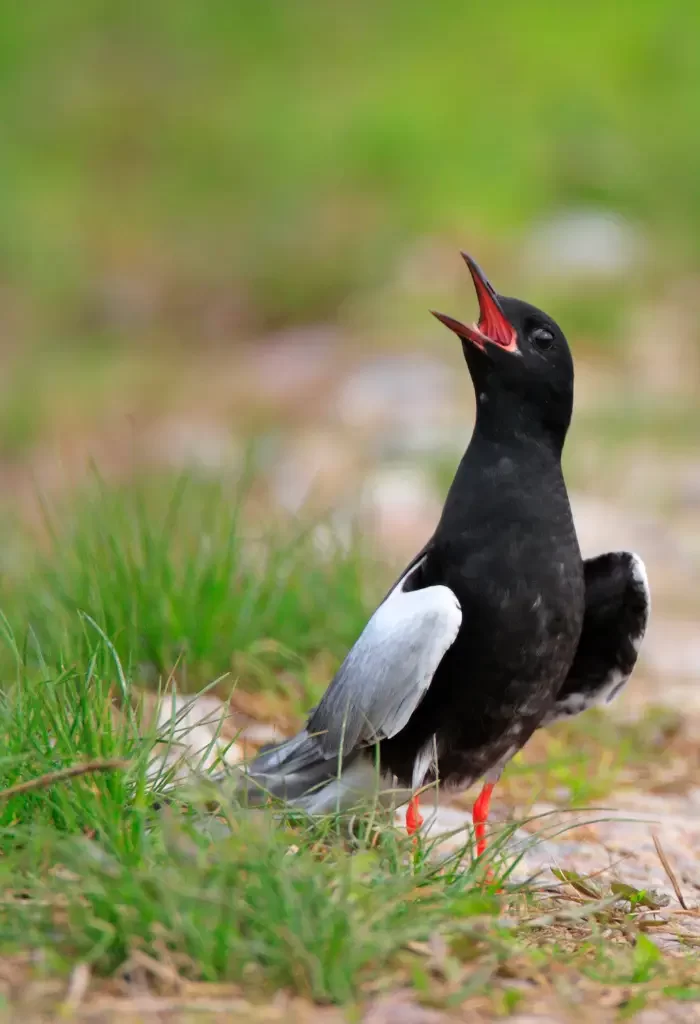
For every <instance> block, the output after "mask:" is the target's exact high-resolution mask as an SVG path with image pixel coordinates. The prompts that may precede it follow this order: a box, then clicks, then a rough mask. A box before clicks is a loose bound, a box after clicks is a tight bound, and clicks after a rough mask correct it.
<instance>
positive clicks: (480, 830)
mask: <svg viewBox="0 0 700 1024" xmlns="http://www.w3.org/2000/svg"><path fill="white" fill-rule="evenodd" d="M493 787H494V783H493V782H486V783H484V787H483V789H482V790H481V792H480V793H479V795H478V797H477V798H476V803H475V804H474V810H473V811H472V821H473V822H474V835H475V837H476V855H477V857H480V856H481V855H482V853H484V852H485V851H486V823H487V822H488V820H489V807H490V804H491V794H492V793H493Z"/></svg>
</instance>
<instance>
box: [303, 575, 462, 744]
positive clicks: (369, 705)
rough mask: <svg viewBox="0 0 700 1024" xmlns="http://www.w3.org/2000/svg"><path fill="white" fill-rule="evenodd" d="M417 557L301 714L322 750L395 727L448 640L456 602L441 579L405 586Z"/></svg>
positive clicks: (457, 620) (458, 614)
mask: <svg viewBox="0 0 700 1024" xmlns="http://www.w3.org/2000/svg"><path fill="white" fill-rule="evenodd" d="M424 561H425V556H423V557H422V558H419V560H418V561H417V562H416V563H415V565H413V566H411V567H410V568H409V570H408V572H406V573H405V574H404V576H402V578H401V579H400V580H399V581H398V583H397V584H396V586H395V587H394V589H393V590H392V591H391V592H390V593H389V595H388V596H387V597H386V599H385V600H384V602H383V603H382V604H381V605H380V606H379V608H377V610H376V612H375V613H374V615H373V616H372V618H371V619H370V620H369V622H368V623H367V625H366V626H365V628H364V630H363V632H362V634H361V636H360V637H359V639H358V640H357V642H356V643H355V645H354V646H353V647H352V649H351V650H350V652H349V654H348V656H347V657H346V659H345V661H344V662H343V664H342V665H341V666H340V669H339V670H338V672H337V674H336V676H335V678H334V679H333V681H332V682H331V684H330V686H329V687H328V689H327V690H326V693H325V694H324V696H323V698H322V700H321V702H320V704H319V705H318V707H317V708H316V710H315V711H314V713H313V714H312V716H311V718H310V719H309V723H308V726H307V730H308V732H309V733H311V734H315V735H317V736H318V741H319V743H320V744H321V746H322V748H323V749H324V751H326V752H327V753H331V752H334V751H339V750H342V752H343V754H344V755H345V754H348V753H350V751H352V750H353V749H354V748H355V747H357V746H358V745H363V744H370V743H374V742H376V741H377V740H380V739H389V738H390V737H391V736H395V735H396V733H398V732H400V731H401V729H403V728H404V726H405V725H406V724H407V722H408V720H409V718H410V717H411V715H412V714H413V712H414V711H415V709H416V708H417V707H418V705H419V704H420V702H421V700H422V698H423V697H424V696H425V693H426V691H427V689H428V687H429V686H430V683H431V682H432V679H433V676H434V674H435V671H436V669H437V667H438V665H439V664H440V662H441V661H442V658H443V656H444V654H445V652H446V651H447V650H448V649H449V648H450V647H451V646H452V644H453V643H454V641H455V638H456V636H457V633H458V632H459V627H460V625H461V623H462V609H461V607H460V604H459V601H458V600H457V597H456V596H455V594H454V593H453V592H452V591H451V590H450V589H449V587H445V586H432V587H425V588H424V589H422V590H407V589H406V587H407V586H410V584H411V581H413V582H415V579H414V574H416V573H418V572H420V569H421V566H422V565H423V563H424Z"/></svg>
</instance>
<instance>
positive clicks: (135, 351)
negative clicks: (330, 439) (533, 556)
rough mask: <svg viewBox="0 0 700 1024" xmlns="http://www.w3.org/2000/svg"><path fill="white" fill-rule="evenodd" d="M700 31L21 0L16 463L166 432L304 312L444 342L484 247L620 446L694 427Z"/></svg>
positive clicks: (377, 339) (13, 318)
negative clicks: (467, 268)
mask: <svg viewBox="0 0 700 1024" xmlns="http://www.w3.org/2000/svg"><path fill="white" fill-rule="evenodd" d="M699 38H700V7H699V6H698V5H697V4H695V3H693V2H691V0H677V2H671V3H661V2H657V0H637V2H634V3H633V2H631V0H623V2H619V3H616V4H609V3H606V2H603V0H592V2H589V3H588V4H586V5H580V4H577V5H560V4H554V3H547V2H543V0H530V2H528V3H524V2H517V0H505V2H501V3H499V4H498V5H496V6H494V5H490V4H477V3H468V2H465V0H440V2H438V3H435V4H425V3H418V2H409V0H402V2H399V0H384V2H383V3H376V2H369V0H354V2H353V3H340V2H337V0H325V2H320V0H316V2H314V0H277V2H273V3H265V2H259V0H258V2H250V0H248V2H246V0H207V2H204V3H191V2H183V0H150V2H148V3H133V2H125V3H121V4H113V3H108V2H103V0H81V2H75V3H65V2H58V0H42V2H41V3H40V4H35V5H32V6H31V7H29V8H27V7H21V6H18V5H4V7H3V10H2V13H1V14H0V123H1V124H2V129H1V131H2V135H1V137H2V146H1V150H0V360H1V366H2V383H1V385H0V455H2V457H3V460H4V462H5V463H9V464H10V465H11V466H12V467H15V466H16V465H17V464H18V463H22V462H23V461H24V460H25V459H26V458H27V457H32V458H33V457H34V454H35V453H36V451H37V446H41V445H42V444H43V443H45V442H46V440H47V438H48V439H51V438H61V439H63V440H65V439H66V438H68V439H70V441H71V443H74V442H75V441H76V438H80V439H81V443H82V442H83V439H84V438H88V439H92V438H94V437H96V438H98V439H99V438H101V437H102V438H104V436H106V435H107V434H109V432H110V431H112V433H116V434H121V435H125V434H128V435H129V436H130V437H131V441H130V442H129V443H130V444H131V445H132V447H133V444H134V437H135V438H136V447H138V438H139V436H140V435H139V430H140V427H141V425H142V424H143V422H144V421H145V420H149V419H150V418H152V417H153V416H154V415H155V414H156V413H157V414H158V415H160V414H163V413H167V412H168V411H169V410H172V409H176V410H178V413H177V414H178V415H180V412H181V411H182V409H183V408H186V409H187V410H188V414H190V413H191V412H192V410H193V409H195V410H197V409H204V410H209V408H210V405H211V398H210V394H209V392H210V390H211V387H216V386H217V383H216V382H217V381H218V386H219V387H220V385H221V382H220V376H219V375H220V369H221V366H222V365H224V364H225V366H226V368H227V369H226V373H228V374H229V376H230V377H235V376H236V365H237V364H236V360H237V359H238V358H240V360H241V365H243V363H245V365H248V364H247V363H246V360H247V359H248V358H249V351H250V347H251V346H253V347H254V346H255V344H256V343H257V342H258V341H260V340H261V339H263V340H264V339H267V338H269V337H270V336H273V335H274V334H275V332H279V331H280V330H283V329H287V328H290V327H296V328H301V329H302V331H303V330H306V329H307V328H309V327H311V326H314V325H319V324H321V325H332V326H333V329H334V330H336V331H338V330H339V331H340V332H341V344H340V345H337V343H336V351H337V350H340V352H341V353H342V355H343V358H344V357H345V356H346V355H347V353H348V352H350V351H360V350H362V349H363V346H364V349H365V350H366V349H370V350H372V351H374V350H376V349H381V350H384V349H390V350H391V349H395V348H396V347H399V348H401V347H406V346H408V347H411V348H413V349H415V348H416V347H418V348H420V350H421V351H427V352H430V353H439V358H443V356H444V353H445V352H446V351H447V348H448V341H447V339H446V338H444V337H441V336H440V335H439V333H438V332H439V328H438V329H436V325H434V324H432V323H431V322H430V318H429V317H428V314H427V309H428V308H429V307H432V306H437V307H438V308H440V307H441V305H442V306H445V305H446V304H447V303H450V305H449V307H448V311H451V312H453V313H454V314H455V315H458V316H460V315H462V316H463V315H467V314H466V313H465V311H464V310H465V307H468V308H471V304H472V303H473V298H472V296H471V292H470V286H469V282H468V279H467V278H466V277H465V274H464V273H463V267H462V266H461V264H460V261H459V260H458V258H457V255H456V250H457V249H458V248H468V249H469V250H470V251H472V252H473V253H474V254H475V255H477V257H478V258H479V260H480V262H481V263H482V264H483V265H484V266H485V268H486V269H487V271H488V272H489V274H490V275H491V276H492V278H493V279H494V281H495V283H496V285H497V286H500V287H501V288H502V290H503V291H505V292H507V293H519V294H521V295H522V296H523V297H527V298H528V299H530V300H531V301H534V302H536V303H537V304H540V305H543V306H545V307H546V308H547V309H548V310H549V311H551V312H552V313H553V314H554V315H555V316H557V317H558V318H560V320H561V321H562V323H563V326H564V328H565V330H566V332H567V334H568V336H569V337H570V339H571V340H572V343H573V344H574V348H575V352H576V355H577V357H578V361H579V368H581V367H584V368H585V366H587V365H588V366H590V367H591V368H592V376H591V377H590V381H589V384H590V386H589V387H588V388H587V390H586V377H585V374H582V373H581V370H580V376H581V379H582V381H583V385H582V389H581V391H580V393H581V395H582V396H583V397H582V412H581V417H585V416H587V415H589V412H588V411H587V408H588V406H587V404H586V400H585V395H586V394H588V395H589V396H590V395H591V394H594V395H598V396H599V397H600V395H602V396H603V398H602V399H601V401H600V402H599V403H598V404H596V403H595V402H594V403H593V405H592V406H591V408H592V410H593V412H592V414H591V415H592V416H593V419H595V422H596V424H601V425H602V426H601V428H600V429H601V431H602V432H603V435H604V437H605V438H606V439H607V438H609V439H612V441H616V440H618V439H619V438H620V437H623V438H624V437H627V436H628V435H629V434H630V431H631V432H632V434H634V436H635V437H636V436H639V433H641V434H643V435H645V436H646V437H647V439H649V438H650V437H651V438H652V439H654V440H656V439H658V438H662V439H664V441H669V442H670V443H672V444H681V445H687V444H689V443H691V444H692V443H693V441H694V438H695V436H696V427H697V425H698V417H697V413H696V411H695V402H694V391H695V389H696V386H697V383H698V376H699V374H698V349H699V348H700V346H698V327H697V323H698V313H700V309H699V308H698V307H699V306H700V299H698V288H697V282H698V271H699V270H700V189H699V188H698V181H699V180H700V132H699V131H698V124H699V123H700V120H699V115H700V47H699V46H698V39H699ZM236 353H240V357H239V356H238V355H236ZM446 358H448V361H449V360H452V364H451V365H454V366H456V365H457V361H458V357H457V355H456V354H452V353H451V352H450V355H449V356H448V357H446ZM611 366H612V367H613V368H614V369H615V372H616V373H617V377H616V378H614V379H613V378H607V377H606V382H607V383H606V385H605V387H603V388H602V389H601V388H599V386H598V385H599V378H598V376H596V374H598V373H604V372H607V370H606V369H605V368H607V367H611ZM600 367H603V369H602V370H601V369H600ZM266 372H267V373H269V374H272V375H274V373H275V368H274V365H273V366H272V367H271V368H269V369H268V370H267V371H266ZM280 372H281V371H280ZM615 382H616V383H615ZM220 389H221V387H220ZM616 389H617V390H618V392H619V393H616ZM245 390H246V394H245V401H244V402H243V400H242V399H241V396H240V394H238V392H235V388H234V389H233V391H232V394H234V393H235V394H234V397H233V398H231V400H230V401H229V402H228V403H227V402H226V401H225V400H223V399H222V400H221V402H220V406H221V414H222V417H223V419H224V420H226V421H227V422H230V423H231V425H232V428H233V426H234V425H235V426H236V429H247V428H248V427H249V426H250V425H251V423H257V419H256V413H255V411H254V410H253V409H252V406H253V405H254V402H253V400H252V399H253V398H254V395H255V387H254V386H252V389H251V388H248V387H246V389H245ZM263 390H264V388H263ZM620 393H621V394H622V395H623V397H624V396H626V397H625V398H624V400H621V399H620ZM632 394H634V395H636V396H637V397H636V399H634V400H633V398H632V397H631V396H632ZM640 396H641V397H640ZM280 404H282V403H279V402H276V401H275V400H270V398H269V395H268V397H267V407H266V410H265V415H267V414H268V413H269V414H271V415H272V416H273V418H274V417H275V416H277V414H278V411H279V409H278V406H279V405H280ZM242 406H245V413H244V414H242V413H241V408H242ZM313 409H314V406H313V403H311V405H308V404H307V410H306V411H307V413H309V410H311V412H310V413H309V414H310V415H311V416H313ZM317 411H318V415H319V416H320V417H321V418H323V415H324V412H323V409H322V406H321V404H319V405H318V406H317ZM265 415H263V416H262V419H263V420H264V419H265ZM127 423H128V424H129V425H128V427H127V426H126V424H127ZM596 429H597V428H596ZM91 444H92V441H91V440H88V441H86V442H85V450H83V449H81V451H80V458H81V459H84V457H85V456H86V454H87V452H88V451H91V450H92V448H91ZM97 450H98V452H99V444H98V445H97ZM117 461H119V460H118V459H117ZM41 465H42V467H43V468H45V460H44V462H42V464H41ZM35 469H36V466H35ZM45 475H46V476H47V479H48V477H50V474H45ZM54 475H57V476H60V475H61V474H60V472H59V471H56V473H55V474H54ZM13 479H14V478H13Z"/></svg>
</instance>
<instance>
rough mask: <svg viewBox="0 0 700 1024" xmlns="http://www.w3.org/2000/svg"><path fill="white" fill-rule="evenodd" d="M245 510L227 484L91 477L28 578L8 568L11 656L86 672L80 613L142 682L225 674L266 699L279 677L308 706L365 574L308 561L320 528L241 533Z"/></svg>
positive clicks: (339, 561)
mask: <svg viewBox="0 0 700 1024" xmlns="http://www.w3.org/2000/svg"><path fill="white" fill-rule="evenodd" d="M254 504H255V496H254V493H253V492H252V489H251V488H249V486H248V485H247V484H246V483H245V482H243V483H241V482H239V481H234V482H232V483H230V484H228V485H226V484H209V483H206V482H204V481H201V480H200V481H197V480H196V479H195V478H191V477H184V476H183V477H182V478H180V480H179V481H177V482H176V483H175V484H174V485H170V484H168V483H164V482H161V483H160V484H159V483H158V481H155V482H154V481H153V480H152V479H148V480H143V481H141V482H140V483H137V484H136V485H135V486H134V485H133V484H132V485H131V486H128V487H126V488H124V489H119V488H111V487H108V486H106V485H104V484H103V483H102V482H101V481H100V480H99V479H98V478H95V479H94V481H93V486H92V488H89V489H87V490H86V491H84V492H83V494H82V497H81V499H80V500H78V501H75V500H72V502H71V506H70V510H66V514H65V515H63V516H62V515H61V514H60V513H58V515H57V514H56V513H52V512H50V511H47V514H46V519H45V522H46V525H47V528H48V538H47V540H46V542H45V543H43V544H42V546H41V547H40V548H37V549H35V550H34V551H33V552H32V553H31V554H27V561H28V562H29V564H30V566H31V568H30V569H29V571H27V562H26V561H24V560H20V561H19V562H17V563H16V564H15V566H14V570H12V569H10V570H9V571H8V572H7V573H6V575H5V577H4V579H3V581H2V582H1V583H0V605H4V606H5V607H7V609H8V611H7V614H8V617H9V618H10V621H11V624H12V626H13V628H14V630H15V632H16V635H17V636H18V637H19V638H20V639H19V643H20V646H21V647H22V651H23V657H24V658H26V659H27V661H28V662H29V663H30V664H31V663H33V664H39V665H47V666H49V667H50V668H51V669H54V668H62V667H63V666H65V665H75V664H76V663H85V662H86V660H87V657H88V653H89V651H90V650H91V646H92V643H93V641H94V635H91V630H90V629H89V628H88V627H86V625H85V623H84V621H82V620H81V619H80V618H79V617H78V616H77V614H76V611H77V610H80V611H83V612H87V613H89V614H90V615H91V616H92V618H93V619H94V620H95V622H96V624H97V626H98V627H99V628H100V629H101V630H103V631H104V633H105V634H106V635H107V636H109V637H110V638H111V639H112V640H113V643H114V645H115V648H116V650H117V652H118V654H119V656H120V658H121V659H122V660H123V662H124V664H125V665H126V666H127V668H128V669H129V671H132V670H133V672H134V673H135V674H137V675H140V676H141V677H142V678H143V679H146V680H151V681H152V680H153V679H158V678H164V677H165V676H167V675H168V673H169V672H170V671H171V670H172V669H173V668H174V667H175V666H177V670H178V678H179V680H180V682H181V683H184V685H185V686H187V685H189V686H190V687H198V686H201V685H204V684H205V683H209V682H211V680H212V679H214V678H216V677H219V676H224V675H226V674H231V673H234V674H235V675H236V677H239V676H243V678H244V682H245V683H246V685H247V686H249V687H251V686H253V687H254V686H255V685H256V684H260V683H261V681H263V682H264V683H265V684H267V685H268V686H269V685H274V684H275V680H276V679H277V678H278V676H279V674H280V672H281V670H282V669H286V670H287V674H286V676H285V683H284V685H286V686H287V687H288V688H290V689H292V688H293V687H296V688H297V691H298V696H299V697H300V698H302V699H303V701H304V702H308V700H309V696H310V695H309V691H308V671H307V669H308V667H309V665H310V664H313V660H314V658H315V657H316V656H318V655H321V654H323V655H324V656H327V655H330V656H331V657H333V658H335V659H338V660H339V659H340V658H341V657H342V656H343V655H344V652H345V651H346V650H347V648H348V646H349V644H351V643H352V642H353V640H354V639H355V638H356V637H357V635H358V634H359V632H360V630H361V629H362V626H363V625H364V622H365V620H366V614H367V612H368V610H369V603H368V602H369V600H371V597H372V596H373V595H372V594H371V593H370V592H369V591H370V588H371V581H372V577H373V576H374V578H375V579H376V577H377V569H376V566H373V565H372V563H371V560H370V559H369V557H367V556H363V555H362V554H361V553H359V551H358V550H356V549H351V550H349V551H346V550H343V548H342V547H341V546H340V545H337V546H333V545H332V544H331V546H330V549H328V550H325V549H324V551H323V553H320V545H321V541H320V540H319V535H318V533H317V532H316V530H315V526H319V527H323V525H324V524H322V523H321V524H306V525H304V526H300V525H298V524H296V525H289V524H287V525H286V526H285V525H275V524H274V522H273V523H268V524H267V525H261V526H259V527H255V526H251V523H250V521H251V519H252V518H253V513H252V512H251V506H254ZM244 509H247V519H248V524H247V525H246V526H244V524H243V522H242V517H243V513H244ZM375 595H376V591H375ZM280 685H282V684H280Z"/></svg>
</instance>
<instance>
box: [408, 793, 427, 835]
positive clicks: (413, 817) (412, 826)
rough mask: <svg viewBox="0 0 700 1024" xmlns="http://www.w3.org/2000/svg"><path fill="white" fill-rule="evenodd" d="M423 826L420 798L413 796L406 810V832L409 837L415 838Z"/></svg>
mask: <svg viewBox="0 0 700 1024" xmlns="http://www.w3.org/2000/svg"><path fill="white" fill-rule="evenodd" d="M422 824H423V815H422V814H421V812H420V798H419V797H418V796H412V797H411V799H410V800H409V802H408V807H407V809H406V831H407V832H408V834H409V836H414V835H415V834H416V832H417V831H418V829H419V828H420V827H421V825H422Z"/></svg>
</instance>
